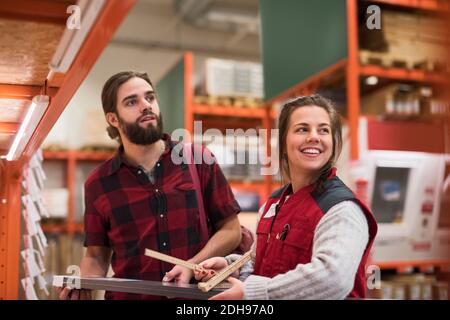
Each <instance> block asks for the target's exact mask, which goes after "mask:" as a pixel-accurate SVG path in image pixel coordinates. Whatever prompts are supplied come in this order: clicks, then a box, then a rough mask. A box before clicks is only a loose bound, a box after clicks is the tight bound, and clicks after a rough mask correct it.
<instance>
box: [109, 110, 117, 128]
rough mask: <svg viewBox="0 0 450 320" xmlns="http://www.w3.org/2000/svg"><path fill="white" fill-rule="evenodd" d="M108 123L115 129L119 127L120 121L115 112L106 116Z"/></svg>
mask: <svg viewBox="0 0 450 320" xmlns="http://www.w3.org/2000/svg"><path fill="white" fill-rule="evenodd" d="M106 122H108V124H109V125H111V126H113V127H115V128H118V127H119V119H117V115H116V114H115V113H113V112H108V113H107V114H106Z"/></svg>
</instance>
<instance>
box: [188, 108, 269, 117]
mask: <svg viewBox="0 0 450 320" xmlns="http://www.w3.org/2000/svg"><path fill="white" fill-rule="evenodd" d="M192 111H193V112H194V114H202V115H214V116H224V117H241V118H260V119H263V118H264V117H265V116H266V114H265V113H266V111H265V109H263V108H252V109H250V108H236V107H229V106H220V105H217V106H214V105H202V104H193V105H192Z"/></svg>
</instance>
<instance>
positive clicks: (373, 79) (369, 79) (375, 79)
mask: <svg viewBox="0 0 450 320" xmlns="http://www.w3.org/2000/svg"><path fill="white" fill-rule="evenodd" d="M366 84H367V85H369V86H374V85H377V84H378V77H376V76H370V77H367V78H366Z"/></svg>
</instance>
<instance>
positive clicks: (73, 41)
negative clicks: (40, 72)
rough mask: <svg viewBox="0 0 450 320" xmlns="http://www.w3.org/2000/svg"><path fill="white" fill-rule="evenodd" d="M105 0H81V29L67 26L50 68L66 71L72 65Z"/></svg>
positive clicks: (79, 2) (79, 4)
mask: <svg viewBox="0 0 450 320" xmlns="http://www.w3.org/2000/svg"><path fill="white" fill-rule="evenodd" d="M104 3H105V0H95V1H92V0H80V1H78V3H77V6H79V8H80V12H81V19H80V28H79V29H69V28H66V29H65V31H64V34H63V36H62V37H61V41H60V42H59V45H58V48H57V49H56V51H55V54H54V55H53V58H52V61H51V62H50V68H51V70H52V71H56V72H66V71H67V70H68V69H69V68H70V66H71V65H72V62H73V60H74V59H75V57H76V55H77V54H78V51H79V50H80V48H81V45H82V44H83V42H84V40H85V39H86V37H87V35H88V33H89V31H90V30H91V27H92V25H93V24H94V22H95V20H97V16H98V14H99V13H100V11H101V9H102V7H103V5H104Z"/></svg>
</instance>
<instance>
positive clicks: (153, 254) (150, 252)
mask: <svg viewBox="0 0 450 320" xmlns="http://www.w3.org/2000/svg"><path fill="white" fill-rule="evenodd" d="M145 255H146V256H147V257H151V258H154V259H158V260H161V261H164V262H168V263H171V264H174V265H180V266H183V267H186V268H188V269H191V270H199V271H202V270H204V269H203V268H202V267H200V266H199V265H198V264H195V263H191V262H188V261H184V260H181V259H178V258H175V257H171V256H169V255H167V254H164V253H160V252H158V251H154V250H150V249H145Z"/></svg>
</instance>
